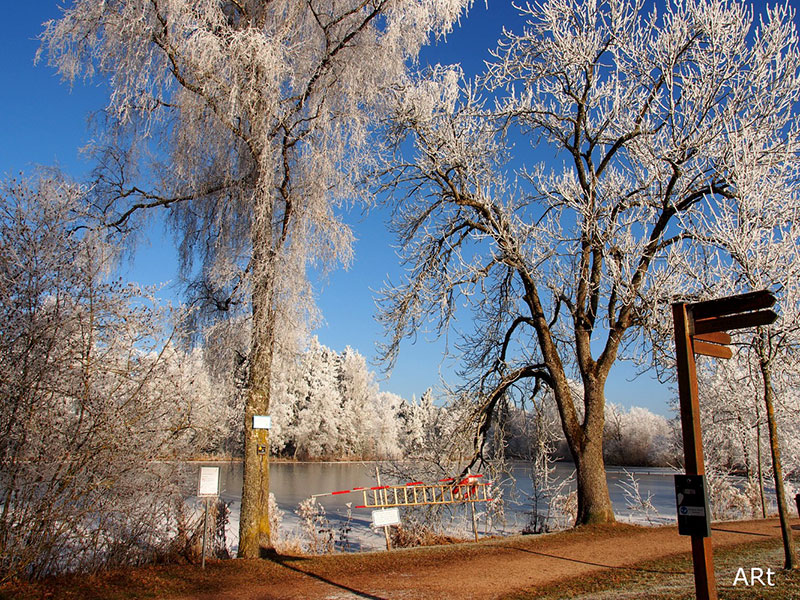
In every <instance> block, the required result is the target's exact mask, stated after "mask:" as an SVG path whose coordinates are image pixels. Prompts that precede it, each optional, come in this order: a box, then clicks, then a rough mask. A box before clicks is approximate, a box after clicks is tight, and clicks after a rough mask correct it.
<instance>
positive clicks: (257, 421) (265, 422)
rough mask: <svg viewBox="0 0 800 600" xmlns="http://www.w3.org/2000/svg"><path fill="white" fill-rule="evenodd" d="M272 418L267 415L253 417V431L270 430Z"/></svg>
mask: <svg viewBox="0 0 800 600" xmlns="http://www.w3.org/2000/svg"><path fill="white" fill-rule="evenodd" d="M271 427H272V417H271V416H269V415H253V429H270V428H271Z"/></svg>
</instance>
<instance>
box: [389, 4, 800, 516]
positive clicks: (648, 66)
mask: <svg viewBox="0 0 800 600" xmlns="http://www.w3.org/2000/svg"><path fill="white" fill-rule="evenodd" d="M643 6H644V3H643V2H641V1H638V2H630V1H628V0H592V1H578V0H550V1H546V2H542V3H541V4H536V5H526V7H525V8H523V9H522V10H521V13H522V16H523V17H524V18H525V20H526V24H525V26H524V28H523V29H522V31H521V32H520V33H515V32H513V31H507V32H506V33H505V34H504V39H503V41H502V42H501V45H500V46H499V48H498V49H497V51H496V53H495V60H494V62H493V63H492V64H490V65H489V67H488V70H487V72H486V74H485V77H484V78H483V79H482V80H480V81H479V82H478V83H468V82H465V81H464V78H463V76H461V74H460V73H459V71H458V70H457V69H454V68H441V67H440V68H436V69H433V70H432V71H431V73H430V74H429V76H428V77H426V78H420V79H417V80H414V81H411V82H408V83H407V84H406V85H404V86H398V90H397V94H396V112H395V119H394V124H393V128H392V130H391V137H390V139H388V140H387V144H388V146H389V151H390V152H391V158H390V159H389V164H388V166H387V168H386V180H385V182H386V185H387V187H388V188H390V189H391V190H393V191H394V192H395V194H396V195H397V196H400V197H402V199H403V200H402V203H401V204H400V206H399V208H398V209H397V210H396V212H395V219H394V226H395V228H396V231H397V233H398V237H399V240H400V242H401V245H402V248H403V251H404V258H405V260H406V264H407V267H408V270H409V276H408V277H407V278H406V279H403V280H402V281H400V282H399V283H397V284H396V285H394V286H390V287H388V288H387V290H386V292H385V295H384V298H383V312H382V319H383V322H384V323H385V326H386V328H387V331H388V342H387V345H386V348H385V357H386V358H387V360H389V361H391V360H392V359H393V358H394V357H395V356H396V354H397V351H398V348H399V344H400V342H401V340H402V339H403V338H404V337H405V336H407V335H412V334H413V333H414V332H415V331H416V330H417V329H418V327H419V326H420V325H421V324H422V323H425V322H428V321H432V322H433V324H434V325H435V326H436V327H437V328H438V330H439V331H440V332H444V331H446V330H448V329H450V328H451V323H452V322H453V321H454V320H456V319H458V320H459V323H460V322H461V318H462V317H463V316H464V315H465V314H466V310H467V309H472V311H473V320H474V321H473V322H474V328H473V327H467V326H463V327H459V329H460V330H461V331H462V332H464V333H463V334H462V335H461V338H460V339H461V343H460V345H459V347H458V350H459V351H460V352H461V355H462V357H463V364H464V369H465V374H466V375H467V383H466V386H465V387H466V388H467V389H468V390H469V391H470V392H471V393H472V394H473V396H474V397H475V398H477V399H478V401H477V404H476V406H475V410H474V414H473V418H474V420H475V422H476V423H477V429H476V432H477V434H476V439H477V442H478V446H480V443H482V440H483V439H484V438H485V435H486V432H487V431H488V430H489V427H490V422H491V420H492V417H493V415H494V413H495V409H496V407H497V406H498V404H499V403H500V402H501V400H503V399H504V398H506V397H508V395H512V396H514V395H515V394H516V393H517V392H516V390H517V388H518V386H519V384H520V382H522V381H524V380H530V379H538V380H540V381H541V382H543V383H544V384H546V385H547V386H549V387H550V388H552V390H553V393H554V395H555V399H556V403H557V405H558V410H559V415H560V419H561V425H562V428H563V431H564V435H565V437H566V440H567V443H568V445H569V448H570V451H571V453H572V457H573V460H574V461H575V466H576V476H577V484H578V514H577V522H578V523H579V524H581V523H597V522H608V521H613V520H614V514H613V511H612V507H611V502H610V498H609V494H608V486H607V483H606V478H605V470H604V465H603V447H602V444H603V428H604V413H605V411H604V407H605V395H604V388H605V383H606V380H607V378H608V376H609V372H610V370H611V368H612V366H613V365H614V363H615V361H616V360H617V359H618V357H620V356H624V355H625V353H626V348H628V347H631V351H630V353H631V354H632V353H634V352H635V351H636V350H637V346H638V344H639V343H640V342H642V341H643V340H645V339H647V338H649V337H650V336H649V334H648V328H649V324H650V322H651V321H652V318H653V316H654V308H655V307H657V306H659V305H660V304H662V303H669V302H670V301H671V300H672V299H673V298H675V297H676V294H680V293H682V292H683V291H684V290H687V289H689V288H691V289H692V290H695V289H697V288H698V286H700V285H701V284H700V283H698V282H692V281H691V279H689V278H687V277H683V275H682V273H684V272H685V270H684V269H683V266H684V263H685V262H686V261H687V260H688V258H687V254H686V252H687V248H689V247H690V246H691V244H692V243H693V237H694V233H695V230H696V225H697V221H696V217H697V216H698V215H699V214H703V213H706V214H707V213H708V211H709V208H710V207H714V206H716V205H717V203H718V202H720V201H721V200H722V199H728V198H735V197H738V195H739V194H740V191H739V189H738V188H737V181H736V180H734V179H732V178H731V169H730V165H729V163H728V162H726V160H724V159H725V158H726V157H727V156H729V155H730V154H731V152H732V148H733V147H734V146H735V145H736V140H738V139H740V138H747V137H748V136H750V135H754V136H756V137H759V138H764V139H766V138H768V137H771V139H773V140H774V144H775V145H776V146H779V145H780V144H781V143H782V142H783V140H784V138H785V134H786V128H787V126H788V124H789V123H790V122H791V121H792V119H793V107H794V102H795V101H796V98H797V90H798V83H799V82H798V67H799V66H800V54H799V53H798V50H797V37H796V32H795V30H794V25H793V21H792V18H793V16H792V13H791V11H790V10H789V9H788V8H786V7H783V8H780V7H779V8H776V9H772V10H769V11H767V12H766V13H765V14H764V15H763V16H762V18H761V20H760V21H758V22H756V21H754V18H753V15H752V13H751V11H750V10H749V9H747V8H746V7H745V6H744V5H743V4H739V3H731V2H724V1H721V0H708V1H703V0H694V1H689V2H670V3H667V5H666V7H664V8H663V9H662V10H663V12H661V13H659V12H656V9H653V10H652V12H650V13H648V14H645V13H644V11H643ZM492 97H493V99H494V102H493V105H492V106H489V100H490V99H492ZM396 140H397V141H396ZM525 140H530V142H531V143H532V145H533V147H534V149H535V150H536V151H538V152H539V153H540V155H539V156H541V157H544V158H545V160H543V161H541V162H538V164H537V162H536V161H537V156H536V154H535V153H533V152H531V151H530V150H528V151H524V150H521V146H523V143H524V141H525ZM409 147H413V150H410V149H409ZM774 148H775V146H771V145H770V146H759V147H757V148H755V149H754V150H753V152H754V154H753V156H751V157H749V158H748V159H747V160H750V161H753V160H758V157H760V156H764V155H767V154H769V153H771V152H773V150H774ZM548 154H549V155H550V156H554V158H546V157H547V155H548ZM532 162H533V163H534V164H531V163H532ZM570 374H575V377H577V378H578V379H579V381H580V383H581V392H580V393H579V394H574V393H573V391H572V390H571V389H570V385H569V375H570Z"/></svg>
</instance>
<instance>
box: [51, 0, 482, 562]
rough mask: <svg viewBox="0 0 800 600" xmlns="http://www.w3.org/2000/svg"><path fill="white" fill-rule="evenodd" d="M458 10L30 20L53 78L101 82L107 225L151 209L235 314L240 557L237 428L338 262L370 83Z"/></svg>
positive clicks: (214, 5)
mask: <svg viewBox="0 0 800 600" xmlns="http://www.w3.org/2000/svg"><path fill="white" fill-rule="evenodd" d="M466 4H467V0H449V1H447V2H442V1H439V0H423V1H410V0H405V1H404V0H276V1H266V0H201V1H199V2H198V1H195V0H111V1H106V2H98V1H97V0H75V1H74V2H73V3H71V4H70V5H69V6H68V7H67V8H65V9H64V12H63V15H62V17H61V18H60V19H59V20H57V21H53V22H51V23H49V24H47V28H46V30H45V33H44V35H43V49H44V51H45V52H46V53H47V55H48V57H49V60H50V62H51V63H52V64H53V65H55V67H56V68H57V69H58V71H59V73H61V75H62V76H63V77H64V78H66V79H67V80H69V81H70V82H72V81H74V80H76V79H77V78H78V77H80V76H92V75H95V74H99V75H101V76H104V77H106V78H107V81H108V85H109V90H110V95H109V103H108V106H107V107H106V110H105V115H104V116H105V120H106V126H107V132H108V135H107V136H106V140H107V145H106V146H105V147H104V148H100V149H99V152H98V156H99V160H100V167H99V170H98V181H97V185H96V186H95V191H96V193H97V207H98V208H99V209H101V210H102V212H103V213H105V215H106V221H107V224H108V225H109V226H112V227H119V228H124V227H127V226H129V225H130V223H131V221H132V219H133V218H134V217H136V216H137V215H138V214H139V213H141V212H143V211H145V209H148V208H156V207H167V208H169V210H170V219H171V221H172V223H173V225H174V226H175V229H176V231H177V232H178V234H179V236H180V238H181V241H180V248H181V252H182V257H183V267H184V271H185V272H186V273H187V275H188V276H189V278H190V289H191V291H192V293H193V295H194V297H195V299H196V300H197V301H198V302H200V303H201V304H202V305H203V306H205V307H207V308H209V309H211V310H212V311H223V312H231V311H237V310H239V311H244V312H248V311H249V313H250V314H251V317H252V329H251V331H252V344H251V345H250V348H249V356H248V366H249V375H248V378H247V386H246V392H247V393H246V402H245V414H244V429H245V442H244V453H245V458H244V484H243V493H242V514H241V527H240V541H239V553H240V555H241V556H244V557H256V556H258V554H259V548H260V547H261V548H268V547H270V541H269V518H268V511H269V508H268V497H269V469H268V458H267V457H268V453H266V452H265V453H261V454H260V453H259V450H258V449H259V447H261V448H264V447H268V445H269V439H268V432H267V431H266V430H253V429H252V418H253V416H254V415H256V414H269V411H270V382H271V371H272V356H273V349H274V344H275V339H276V336H277V335H278V333H279V332H282V331H286V330H291V329H292V328H293V327H294V326H295V325H296V324H297V323H299V322H300V321H302V320H303V319H304V318H306V317H307V316H308V315H309V313H311V312H313V306H312V305H311V298H312V295H311V293H310V290H309V289H308V282H307V280H306V277H305V274H304V272H305V268H306V265H307V264H308V263H309V262H313V263H316V264H330V263H335V262H336V261H338V260H347V258H348V257H349V253H350V240H351V234H350V231H349V230H348V228H347V227H346V226H344V225H343V223H342V222H341V220H340V219H339V217H338V216H337V215H336V214H335V211H334V207H335V206H336V205H337V203H338V202H343V201H349V200H352V199H354V198H356V197H357V193H356V191H355V188H354V184H355V182H356V181H357V180H358V178H359V171H360V167H361V166H362V165H364V164H366V162H368V160H367V159H368V157H367V156H365V150H367V149H368V145H367V143H366V142H367V135H368V131H369V126H370V122H371V119H372V117H373V116H374V111H375V110H377V109H379V108H380V105H381V102H380V98H381V93H382V90H383V89H384V88H385V87H387V86H388V85H391V84H393V83H394V82H395V81H396V80H397V79H398V78H400V77H401V75H402V74H403V72H404V71H405V69H406V63H407V61H408V60H410V59H413V58H414V56H415V55H416V54H417V52H418V50H419V48H420V46H421V45H422V44H424V43H425V42H426V41H427V40H428V39H429V36H430V35H432V34H434V35H438V34H440V33H442V32H445V31H447V30H448V29H449V28H450V27H451V25H452V23H453V21H454V20H455V19H457V18H458V17H459V15H460V14H461V11H462V10H463V8H464V7H465V5H466ZM194 262H199V264H200V268H199V270H198V271H194V272H193V271H192V265H193V263H194ZM278 323H280V326H278Z"/></svg>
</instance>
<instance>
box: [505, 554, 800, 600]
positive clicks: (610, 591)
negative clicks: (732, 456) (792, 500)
mask: <svg viewBox="0 0 800 600" xmlns="http://www.w3.org/2000/svg"><path fill="white" fill-rule="evenodd" d="M740 567H742V568H744V569H745V571H746V573H747V574H748V576H749V573H750V568H751V567H759V568H762V569H764V571H766V569H767V568H771V569H772V570H773V571H774V572H775V575H774V576H773V577H772V582H773V583H775V585H774V586H773V587H767V586H761V585H759V584H758V583H756V584H755V585H754V586H745V585H744V584H743V583H742V582H741V581H739V583H738V584H737V585H736V586H734V585H733V582H734V580H735V579H736V575H737V571H738V569H739V568H740ZM782 567H783V546H782V544H781V543H780V541H777V540H770V541H765V542H758V543H751V544H747V545H742V546H734V547H730V548H723V549H721V550H716V551H715V552H714V569H715V573H716V578H717V591H718V594H719V597H720V599H742V600H751V599H755V600H759V599H763V600H788V599H790V598H800V572H798V571H793V572H787V571H784V570H783V569H782ZM764 579H765V580H766V576H765V577H764ZM533 598H536V599H537V600H540V599H541V600H556V599H562V598H569V599H570V600H693V599H694V598H695V592H694V576H693V574H692V561H691V558H690V557H688V556H675V557H671V558H666V559H661V560H655V561H648V562H645V563H639V564H637V565H635V566H633V567H631V568H627V569H614V570H612V569H609V570H606V571H603V572H602V573H600V574H593V575H591V576H589V577H580V578H576V579H573V580H568V581H564V582H561V583H559V584H557V585H553V586H548V587H546V588H537V589H535V590H529V591H527V592H523V593H517V594H512V595H509V596H506V597H505V598H504V600H531V599H533Z"/></svg>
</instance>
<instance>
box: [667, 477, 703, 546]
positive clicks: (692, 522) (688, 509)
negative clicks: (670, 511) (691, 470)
mask: <svg viewBox="0 0 800 600" xmlns="http://www.w3.org/2000/svg"><path fill="white" fill-rule="evenodd" d="M675 500H676V503H677V506H678V533H680V534H681V535H695V536H701V537H709V536H710V535H711V513H710V512H709V510H708V498H707V497H706V478H705V475H675Z"/></svg>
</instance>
